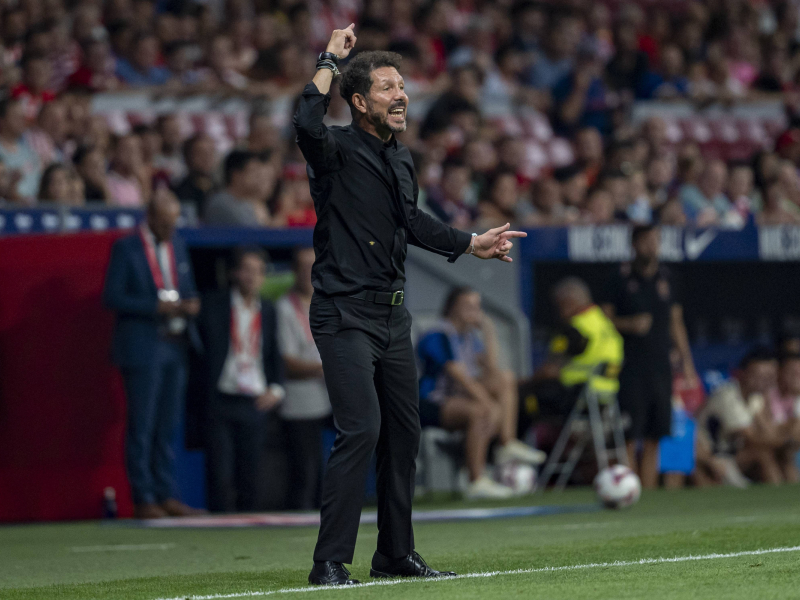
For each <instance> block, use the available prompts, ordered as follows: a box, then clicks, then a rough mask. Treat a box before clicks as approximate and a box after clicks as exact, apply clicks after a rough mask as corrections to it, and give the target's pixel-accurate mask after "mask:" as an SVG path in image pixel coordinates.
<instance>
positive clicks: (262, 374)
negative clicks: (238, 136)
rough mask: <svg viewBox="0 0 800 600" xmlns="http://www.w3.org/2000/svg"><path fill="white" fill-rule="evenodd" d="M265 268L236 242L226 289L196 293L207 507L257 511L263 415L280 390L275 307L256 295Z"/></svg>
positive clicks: (257, 255) (261, 258)
mask: <svg viewBox="0 0 800 600" xmlns="http://www.w3.org/2000/svg"><path fill="white" fill-rule="evenodd" d="M266 268H267V261H266V255H265V254H264V251H263V250H261V249H258V248H238V249H237V250H236V251H235V252H234V257H233V266H232V270H231V287H230V289H229V290H221V291H215V292H209V293H208V294H206V295H205V296H204V297H203V310H202V313H201V315H200V332H201V335H202V339H203V349H204V360H205V376H206V381H205V389H206V392H207V394H208V399H207V405H206V406H207V413H206V424H205V428H206V461H207V462H206V473H207V481H206V484H207V493H208V508H209V510H211V511H212V512H234V511H245V512H250V511H253V510H255V509H256V506H257V500H258V498H257V477H258V472H259V466H260V465H259V460H260V456H261V446H262V442H263V433H264V419H263V416H264V413H266V412H267V411H270V410H273V409H274V408H275V407H277V406H278V404H279V403H280V402H281V401H282V400H283V398H284V396H285V391H284V389H283V385H282V384H283V364H282V362H281V357H280V352H279V349H278V329H277V319H276V315H275V308H274V307H273V306H272V303H271V302H270V301H269V300H267V299H265V298H262V297H261V288H262V287H263V285H264V276H265V274H266Z"/></svg>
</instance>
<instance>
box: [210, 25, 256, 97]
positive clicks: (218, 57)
mask: <svg viewBox="0 0 800 600" xmlns="http://www.w3.org/2000/svg"><path fill="white" fill-rule="evenodd" d="M235 62H236V57H235V56H234V54H233V41H232V40H231V38H230V36H227V35H225V34H222V33H220V34H217V35H215V36H214V37H213V39H212V40H211V43H210V44H209V49H208V67H207V68H205V69H202V70H201V71H200V74H201V77H202V79H203V80H204V82H205V83H207V85H209V86H210V87H211V88H212V89H217V90H233V91H242V90H245V89H247V87H248V85H249V81H248V79H247V77H246V76H244V75H243V74H242V73H240V72H239V71H237V70H236V69H235V68H234V65H235Z"/></svg>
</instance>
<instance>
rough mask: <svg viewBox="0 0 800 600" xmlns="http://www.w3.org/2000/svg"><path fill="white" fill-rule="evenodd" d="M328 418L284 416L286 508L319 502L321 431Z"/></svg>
mask: <svg viewBox="0 0 800 600" xmlns="http://www.w3.org/2000/svg"><path fill="white" fill-rule="evenodd" d="M327 422H328V418H327V417H325V418H322V419H285V420H284V421H283V427H284V431H285V433H286V449H287V451H288V452H287V453H288V456H289V508H291V509H298V510H313V509H315V508H319V506H320V502H321V496H320V489H321V487H322V486H321V483H322V431H323V429H324V428H325V424H326V423H327Z"/></svg>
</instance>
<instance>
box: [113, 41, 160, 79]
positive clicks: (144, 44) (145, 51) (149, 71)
mask: <svg viewBox="0 0 800 600" xmlns="http://www.w3.org/2000/svg"><path fill="white" fill-rule="evenodd" d="M131 48H132V50H131V55H130V60H128V59H127V58H119V59H118V60H117V71H116V75H117V77H119V79H120V80H121V81H122V82H123V83H125V84H126V85H129V86H131V87H143V86H154V85H164V84H165V83H167V81H169V79H170V77H171V75H170V72H169V70H168V69H167V68H166V67H162V66H159V65H158V53H159V42H158V38H157V37H156V36H155V35H153V34H152V33H151V32H148V31H143V32H142V33H140V34H138V35H137V36H136V37H135V38H134V40H133V43H132V45H131Z"/></svg>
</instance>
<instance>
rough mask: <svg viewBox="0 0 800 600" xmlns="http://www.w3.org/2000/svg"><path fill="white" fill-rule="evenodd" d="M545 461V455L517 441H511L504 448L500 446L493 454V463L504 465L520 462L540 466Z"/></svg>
mask: <svg viewBox="0 0 800 600" xmlns="http://www.w3.org/2000/svg"><path fill="white" fill-rule="evenodd" d="M546 460H547V454H545V453H544V452H542V451H541V450H537V449H536V448H531V447H530V446H528V444H525V443H523V442H520V441H519V440H511V441H510V442H508V443H507V444H506V445H505V446H500V447H499V448H498V449H497V450H496V451H495V453H494V462H495V464H497V465H504V464H506V463H510V462H515V461H516V462H521V463H527V464H529V465H541V464H542V463H544V461H546Z"/></svg>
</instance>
